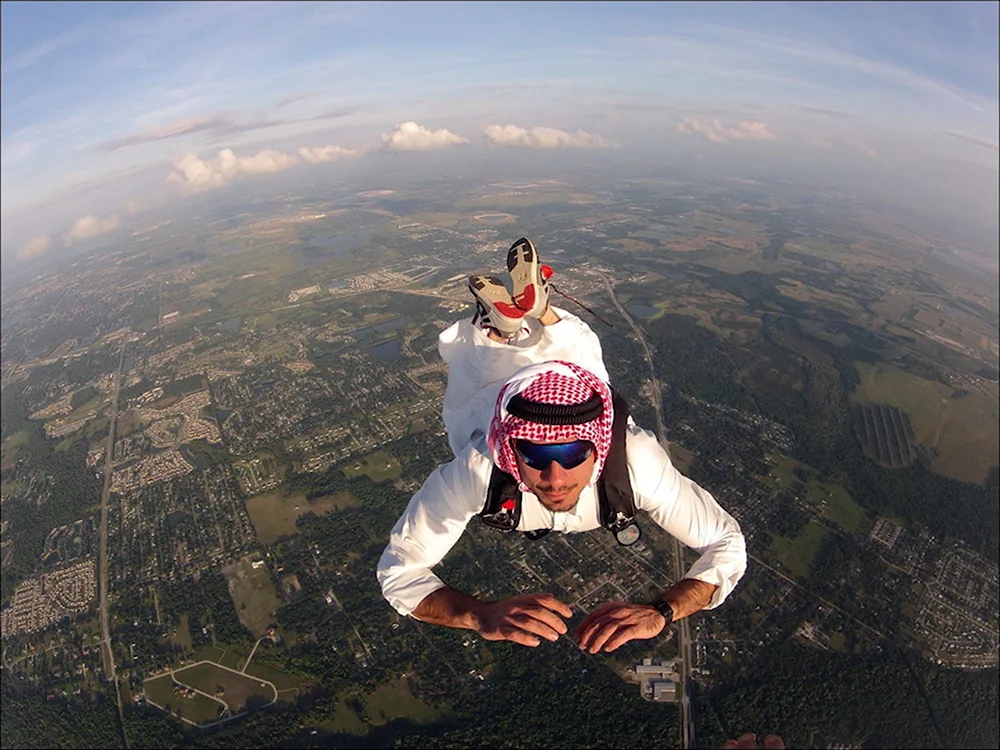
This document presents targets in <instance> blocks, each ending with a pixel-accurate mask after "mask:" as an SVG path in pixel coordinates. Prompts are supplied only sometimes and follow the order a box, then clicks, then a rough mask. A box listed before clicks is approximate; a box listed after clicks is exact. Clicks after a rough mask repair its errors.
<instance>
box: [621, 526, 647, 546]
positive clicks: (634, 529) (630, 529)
mask: <svg viewBox="0 0 1000 750" xmlns="http://www.w3.org/2000/svg"><path fill="white" fill-rule="evenodd" d="M640 536H642V532H641V531H640V530H639V525H638V524H635V523H633V524H632V525H631V526H626V527H625V528H624V529H622V530H621V531H619V532H617V533H616V534H615V538H616V539H617V540H618V543H619V544H620V545H622V546H623V547H628V546H629V545H630V544H635V543H636V542H638V541H639V537H640Z"/></svg>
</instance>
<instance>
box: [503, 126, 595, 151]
mask: <svg viewBox="0 0 1000 750" xmlns="http://www.w3.org/2000/svg"><path fill="white" fill-rule="evenodd" d="M484 135H485V137H486V141H487V142H488V143H490V144H492V145H494V146H512V147H516V148H608V147H610V146H611V145H612V144H611V143H610V142H609V141H606V140H605V139H603V138H601V137H600V136H599V135H591V134H590V133H587V132H585V131H583V130H577V131H576V132H575V133H568V132H566V131H565V130H556V129H555V128H546V127H535V128H531V129H530V130H529V129H527V128H520V127H518V126H517V125H487V126H486V130H485V131H484Z"/></svg>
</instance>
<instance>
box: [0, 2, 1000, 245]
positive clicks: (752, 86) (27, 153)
mask: <svg viewBox="0 0 1000 750" xmlns="http://www.w3.org/2000/svg"><path fill="white" fill-rule="evenodd" d="M997 25H998V18H997V5H996V4H995V3H913V4H905V3H888V4H869V3H858V4H852V3H796V4H783V3H768V4H762V5H761V4H745V3H734V4H729V3H710V4H700V3H690V4H687V3H670V4H648V3H615V4H613V5H609V4H603V3H581V4H576V5H567V4H563V3H524V4H521V3H477V4H471V3H470V4H464V3H375V2H371V3H369V2H364V3H349V2H344V3H246V4H244V3H224V2H223V3H84V4H80V3H38V4H34V3H17V2H9V3H7V2H5V3H4V4H3V30H2V34H3V86H2V95H0V96H2V106H3V123H2V135H3V156H2V159H3V183H2V205H3V239H2V242H3V258H4V263H5V264H7V263H11V262H14V261H16V260H17V259H26V258H32V257H38V256H40V255H44V254H49V253H53V254H55V253H58V252H60V249H61V248H65V247H67V246H71V245H73V244H76V243H80V242H85V241H87V240H90V239H93V238H95V237H97V236H100V235H105V234H110V233H113V232H127V231H128V230H129V229H130V228H131V229H134V228H136V227H139V226H140V225H141V224H142V222H143V221H147V220H148V217H147V216H145V214H146V213H148V212H149V211H152V210H156V209H160V208H162V207H165V206H167V205H169V204H170V203H172V202H175V201H178V200H181V199H184V198H186V197H189V196H190V195H191V194H193V193H198V192H201V191H206V190H223V189H226V190H238V189H239V188H240V183H243V182H249V181H262V180H268V179H272V175H273V174H275V173H277V172H283V171H286V170H288V171H293V170H294V171H297V172H299V173H300V174H305V173H308V172H309V171H310V170H312V171H318V170H323V174H324V175H328V176H329V178H331V179H335V178H336V176H337V175H338V173H339V171H340V170H342V169H344V168H345V166H344V163H345V162H349V161H359V162H368V164H365V165H364V166H359V167H358V168H359V169H363V168H367V167H370V168H372V169H373V170H374V169H378V167H379V166H382V165H380V164H379V162H378V160H379V159H382V158H384V155H385V154H386V153H396V154H401V155H402V153H403V152H408V151H426V150H437V149H463V150H464V151H466V152H468V153H467V155H466V158H467V159H469V160H475V159H476V157H477V156H478V154H479V152H482V151H485V150H488V149H494V150H495V149H509V150H511V151H512V152H515V151H516V152H518V153H516V154H512V156H511V158H525V156H524V154H523V151H525V150H528V149H581V150H584V149H615V150H618V151H620V153H621V155H622V158H624V157H625V155H627V154H628V155H636V156H638V158H640V159H643V160H646V161H648V162H653V161H655V162H659V163H663V164H665V165H671V164H674V163H678V162H690V161H692V160H704V161H705V162H706V164H708V165H711V168H712V169H714V170H718V171H720V172H722V171H729V172H731V173H732V174H734V175H739V176H747V177H752V176H754V175H755V174H757V173H769V174H778V175H794V176H796V177H798V178H801V179H805V180H808V181H810V182H812V183H813V184H816V185H820V184H832V185H836V186H837V187H838V188H839V189H841V190H845V191H852V192H857V193H859V194H864V195H866V196H871V197H876V198H879V199H881V200H884V201H886V202H890V203H896V204H899V205H901V206H904V207H907V208H913V209H915V210H917V211H920V212H922V213H926V214H928V215H934V216H935V217H940V218H942V219H959V220H960V221H961V222H963V223H966V224H969V225H971V226H973V227H974V228H975V229H977V230H986V231H993V230H995V228H996V225H997V204H998V201H997V197H998V193H997V169H998V167H997V159H998V153H997V148H998V146H997V128H998V114H997V112H998V109H997V87H998V80H997V44H998V41H997ZM528 158H530V157H528Z"/></svg>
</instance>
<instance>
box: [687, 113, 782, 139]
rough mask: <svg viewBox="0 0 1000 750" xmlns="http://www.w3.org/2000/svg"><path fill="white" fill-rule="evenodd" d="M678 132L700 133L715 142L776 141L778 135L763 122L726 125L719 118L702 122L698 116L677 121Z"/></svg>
mask: <svg viewBox="0 0 1000 750" xmlns="http://www.w3.org/2000/svg"><path fill="white" fill-rule="evenodd" d="M677 132H678V133H681V134H683V135H695V134H700V135H703V136H705V137H706V138H708V140H710V141H712V142H714V143H728V142H729V141H774V140H777V138H778V136H776V135H775V134H774V133H772V132H771V131H770V130H768V129H767V126H766V125H765V124H764V123H762V122H750V121H743V122H741V123H740V124H739V125H735V126H730V125H724V124H723V123H722V122H721V121H720V120H719V119H714V120H712V121H711V122H708V121H706V122H702V121H701V120H699V119H698V118H697V117H685V118H684V119H683V120H681V121H680V122H679V123H677Z"/></svg>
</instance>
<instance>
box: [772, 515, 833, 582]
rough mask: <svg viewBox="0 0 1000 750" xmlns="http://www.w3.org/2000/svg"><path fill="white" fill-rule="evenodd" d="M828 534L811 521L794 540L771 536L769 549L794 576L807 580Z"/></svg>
mask: <svg viewBox="0 0 1000 750" xmlns="http://www.w3.org/2000/svg"><path fill="white" fill-rule="evenodd" d="M828 533H829V532H828V531H827V530H826V529H824V528H823V527H822V526H820V525H819V524H818V523H816V522H814V521H810V522H809V523H807V524H806V528H805V530H804V531H803V532H802V533H801V534H800V535H799V536H797V537H795V538H794V539H788V538H786V537H783V536H778V535H777V534H770V536H771V544H770V547H769V548H768V549H769V550H770V552H771V553H772V554H773V555H774V556H775V557H776V558H777V559H778V560H779V561H780V562H781V563H782V564H783V565H784V566H785V568H786V569H787V570H788V571H789V572H790V573H791V574H792V575H793V576H795V577H796V578H805V577H806V576H808V575H809V568H810V566H811V565H812V561H813V558H814V557H815V556H816V552H817V551H819V546H820V544H821V543H822V542H823V540H824V539H825V538H826V535H827V534H828Z"/></svg>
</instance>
